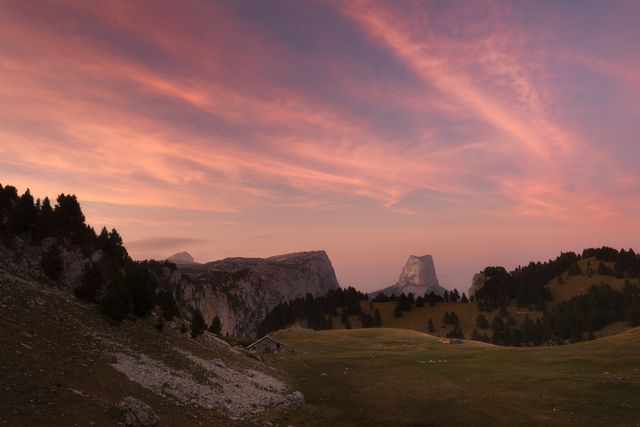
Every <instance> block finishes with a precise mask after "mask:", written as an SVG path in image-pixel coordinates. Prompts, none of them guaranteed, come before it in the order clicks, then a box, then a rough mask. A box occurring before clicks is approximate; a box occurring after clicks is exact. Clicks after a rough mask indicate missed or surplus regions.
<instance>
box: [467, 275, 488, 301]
mask: <svg viewBox="0 0 640 427" xmlns="http://www.w3.org/2000/svg"><path fill="white" fill-rule="evenodd" d="M488 279H489V277H487V275H486V274H485V273H484V271H481V272H480V273H476V274H474V275H473V279H472V280H471V287H470V288H469V296H473V295H475V294H476V292H478V291H479V290H480V289H482V287H483V286H484V284H485V283H486V281H487V280H488Z"/></svg>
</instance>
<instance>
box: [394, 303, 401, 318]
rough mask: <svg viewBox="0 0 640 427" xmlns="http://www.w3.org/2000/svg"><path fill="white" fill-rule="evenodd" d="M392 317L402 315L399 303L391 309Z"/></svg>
mask: <svg viewBox="0 0 640 427" xmlns="http://www.w3.org/2000/svg"><path fill="white" fill-rule="evenodd" d="M393 317H402V309H401V308H400V306H399V305H396V308H394V309H393Z"/></svg>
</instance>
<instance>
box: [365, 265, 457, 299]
mask: <svg viewBox="0 0 640 427" xmlns="http://www.w3.org/2000/svg"><path fill="white" fill-rule="evenodd" d="M444 291H445V289H444V288H442V287H441V286H440V284H439V283H438V277H437V276H436V268H435V265H434V264H433V257H432V256H431V255H424V256H415V255H410V256H409V259H407V262H406V264H405V265H404V268H403V269H402V272H401V273H400V277H399V279H398V283H396V284H394V285H391V286H389V287H388V288H384V289H382V290H380V291H377V292H373V293H372V294H371V295H377V294H385V295H391V294H395V295H400V294H401V293H404V294H405V295H407V294H409V293H413V294H414V295H416V296H422V295H424V294H425V293H429V292H433V293H435V294H437V295H442V294H443V293H444Z"/></svg>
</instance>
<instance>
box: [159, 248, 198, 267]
mask: <svg viewBox="0 0 640 427" xmlns="http://www.w3.org/2000/svg"><path fill="white" fill-rule="evenodd" d="M166 260H167V261H169V262H172V263H174V264H193V263H194V262H195V261H194V260H193V257H192V256H191V254H190V253H189V252H186V251H182V252H178V253H177V254H173V255H171V256H170V257H167V258H166Z"/></svg>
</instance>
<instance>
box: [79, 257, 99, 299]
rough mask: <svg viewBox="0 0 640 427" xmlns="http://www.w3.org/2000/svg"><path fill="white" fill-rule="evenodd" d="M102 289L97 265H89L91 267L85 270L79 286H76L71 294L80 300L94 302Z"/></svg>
mask: <svg viewBox="0 0 640 427" xmlns="http://www.w3.org/2000/svg"><path fill="white" fill-rule="evenodd" d="M103 288H104V283H103V281H102V273H101V272H100V268H99V267H98V265H97V264H91V266H89V267H88V268H86V269H85V272H84V274H83V275H82V281H81V282H80V285H78V286H77V287H76V288H75V289H74V291H73V292H74V294H75V295H76V297H78V298H80V299H83V300H85V301H89V302H96V301H98V297H99V296H100V293H101V292H102V289H103Z"/></svg>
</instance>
